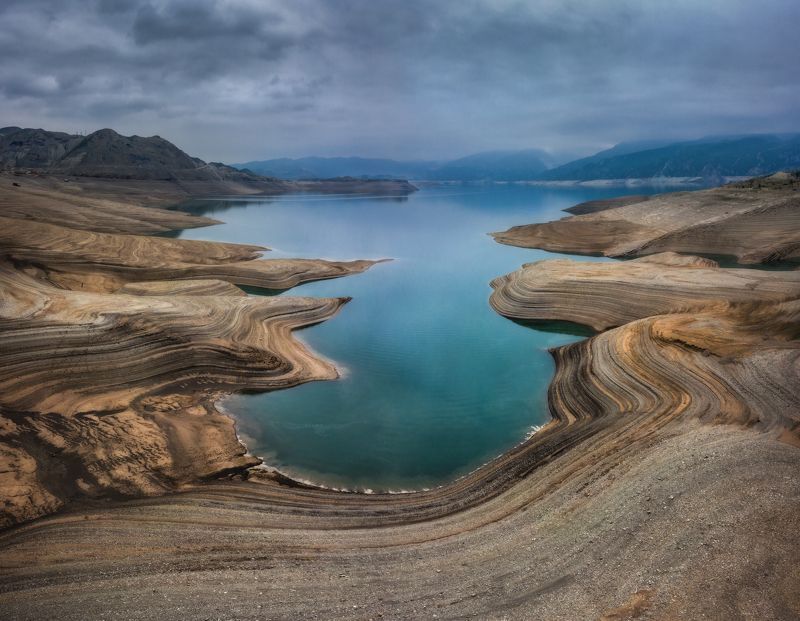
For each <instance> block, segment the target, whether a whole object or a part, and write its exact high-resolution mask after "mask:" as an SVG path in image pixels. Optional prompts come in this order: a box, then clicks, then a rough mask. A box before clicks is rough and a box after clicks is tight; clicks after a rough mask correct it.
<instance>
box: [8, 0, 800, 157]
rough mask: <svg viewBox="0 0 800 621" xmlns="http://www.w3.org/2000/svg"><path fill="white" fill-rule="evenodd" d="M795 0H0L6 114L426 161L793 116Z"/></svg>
mask: <svg viewBox="0 0 800 621" xmlns="http://www.w3.org/2000/svg"><path fill="white" fill-rule="evenodd" d="M798 23H800V3H798V2H796V1H795V0H762V1H760V2H753V1H751V0H706V1H704V2H696V1H694V0H693V1H688V0H673V1H672V2H656V1H653V2H649V1H645V2H643V1H641V0H615V1H611V0H608V1H601V0H596V1H591V0H583V1H577V0H566V1H563V0H562V1H557V0H535V1H527V2H525V1H511V0H460V1H457V2H456V1H453V2H442V1H441V0H404V1H402V2H401V1H398V2H392V3H389V2H374V0H337V1H336V2H330V1H329V0H291V1H288V0H286V1H283V2H278V1H272V2H267V1H262V0H161V1H152V2H138V3H135V2H126V1H124V0H95V1H92V0H88V1H86V0H85V1H78V0H75V1H71V0H24V1H16V0H5V2H4V3H3V5H2V8H0V24H2V28H0V54H2V57H3V58H4V62H3V63H2V64H0V123H2V124H4V125H8V124H14V125H23V126H41V127H46V128H51V129H61V130H64V131H80V130H85V131H92V130H94V129H98V128H100V127H106V126H110V127H114V128H115V129H118V130H119V131H122V132H124V133H137V134H140V135H151V134H160V135H162V136H164V137H166V138H168V139H170V140H172V141H174V142H176V143H177V144H178V145H179V146H181V147H182V148H184V149H185V150H186V151H188V152H189V153H191V154H193V155H198V156H200V157H204V158H206V159H214V160H226V161H237V160H246V159H255V158H262V157H277V156H282V155H287V156H298V155H310V154H319V155H334V154H339V155H356V154H357V155H381V156H390V157H399V158H405V157H410V158H414V157H418V158H425V159H430V158H439V157H452V156H458V155H462V154H466V153H469V152H472V151H478V150H483V149H494V148H526V147H541V148H546V149H550V150H553V151H561V152H575V153H581V152H585V151H591V150H593V149H596V148H601V147H603V146H607V145H609V144H612V143H614V142H617V141H620V140H633V139H640V138H651V137H659V138H661V137H676V138H683V137H693V136H698V137H699V136H701V135H706V134H713V133H744V132H756V131H800V124H798V122H797V121H798V118H800V115H798V112H800V80H799V79H798V77H797V75H798V74H797V67H796V62H797V58H800V37H798V36H797V33H796V25H797V24H798Z"/></svg>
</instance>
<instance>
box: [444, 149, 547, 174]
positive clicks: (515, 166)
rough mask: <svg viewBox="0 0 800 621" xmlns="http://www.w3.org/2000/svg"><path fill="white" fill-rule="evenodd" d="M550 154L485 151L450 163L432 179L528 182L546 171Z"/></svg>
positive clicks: (533, 151)
mask: <svg viewBox="0 0 800 621" xmlns="http://www.w3.org/2000/svg"><path fill="white" fill-rule="evenodd" d="M549 161H550V156H549V155H548V154H547V153H545V152H544V151H540V150H538V149H528V150H525V151H486V152H484V153H476V154H474V155H469V156H467V157H462V158H460V159H457V160H453V161H451V162H447V163H445V164H443V165H441V166H439V167H437V168H436V169H434V170H433V171H431V173H430V176H429V177H428V178H429V179H438V180H442V181H444V180H447V181H526V180H531V179H536V178H537V177H538V176H539V175H540V174H542V173H543V172H544V171H546V170H547V169H548V168H549V166H548V162H549Z"/></svg>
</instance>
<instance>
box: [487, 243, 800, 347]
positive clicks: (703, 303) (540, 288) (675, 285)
mask: <svg viewBox="0 0 800 621" xmlns="http://www.w3.org/2000/svg"><path fill="white" fill-rule="evenodd" d="M491 284H492V288H493V289H494V291H493V293H492V295H491V297H490V300H489V301H490V304H491V305H492V308H494V309H495V310H496V311H497V312H498V313H500V314H501V315H504V316H506V317H509V318H512V319H519V320H530V321H548V320H560V321H570V322H573V323H578V324H583V325H586V326H589V327H591V328H593V329H594V330H597V331H602V330H606V329H608V328H612V327H615V326H620V325H623V324H625V323H628V322H630V321H634V320H636V319H642V318H644V317H649V316H652V315H661V314H666V313H678V312H683V311H690V310H693V309H702V308H704V307H707V306H710V305H714V304H722V305H725V304H736V303H743V302H768V301H773V302H780V301H782V300H786V299H789V298H791V297H793V296H795V297H796V296H798V295H800V272H798V271H774V272H765V271H762V270H754V269H739V268H728V269H725V268H720V267H719V265H718V264H717V263H716V262H715V261H712V260H711V259H705V258H701V257H694V256H687V255H679V254H676V253H674V252H666V253H659V254H655V255H650V256H647V257H643V258H641V259H635V260H631V261H626V262H625V263H605V262H604V263H595V262H585V261H571V260H568V259H555V260H548V261H538V262H536V263H528V264H526V265H523V266H522V267H521V268H520V269H518V270H517V271H516V272H512V273H511V274H508V275H506V276H501V277H499V278H496V279H495V280H494V281H492V283H491Z"/></svg>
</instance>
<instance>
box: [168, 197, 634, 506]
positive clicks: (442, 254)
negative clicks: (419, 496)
mask: <svg viewBox="0 0 800 621" xmlns="http://www.w3.org/2000/svg"><path fill="white" fill-rule="evenodd" d="M644 191H646V190H644ZM642 192H643V189H642V188H635V189H632V190H630V193H637V194H640V193H642ZM623 193H625V190H624V189H620V188H614V189H607V188H606V189H598V188H557V189H554V188H541V187H525V186H503V185H499V186H479V187H463V186H453V187H440V188H428V189H423V190H421V191H419V192H417V193H415V194H412V195H411V196H409V197H408V198H407V199H397V198H385V197H383V198H382V197H371V196H368V197H365V196H343V195H327V196H325V195H323V196H320V195H289V196H284V197H277V198H275V197H270V198H247V199H242V198H236V199H230V200H218V199H217V200H203V201H195V202H193V203H191V204H187V205H184V206H182V208H183V209H189V210H191V211H193V212H195V213H203V214H205V215H209V216H211V217H215V218H217V219H220V220H224V221H225V224H222V225H218V226H214V227H209V228H204V229H193V230H188V231H183V232H181V234H180V236H181V237H184V238H192V239H212V240H223V241H234V242H246V243H255V244H261V245H264V246H269V247H270V248H272V249H273V252H270V253H267V257H269V256H274V257H280V256H285V257H320V258H329V259H353V258H371V259H376V258H384V257H391V258H393V259H394V260H393V261H391V262H388V263H382V264H379V265H376V266H374V267H373V268H372V269H370V270H369V271H368V272H366V273H364V274H359V275H356V276H350V277H347V278H341V279H336V280H328V281H323V282H317V283H308V284H305V285H302V286H300V287H296V288H295V289H292V290H291V291H289V292H286V293H282V294H281V295H310V296H351V297H352V298H353V300H352V302H350V303H349V304H347V305H346V306H345V307H344V308H343V309H342V311H341V313H340V314H339V315H337V316H336V317H335V318H333V319H331V320H329V321H327V322H325V323H323V324H320V325H318V326H314V327H311V328H308V329H306V330H303V331H301V332H298V333H296V334H297V335H298V336H299V337H300V338H301V339H302V340H303V341H304V342H306V343H307V344H308V345H309V346H310V347H312V348H313V349H314V350H315V351H316V352H318V353H319V354H321V355H322V356H325V357H327V358H329V359H331V360H333V361H335V363H336V365H337V367H338V368H339V369H340V371H341V372H342V374H343V377H342V378H341V379H339V380H337V381H331V382H314V383H310V384H306V385H303V386H298V387H296V388H292V389H290V390H285V391H278V392H272V393H266V394H259V395H238V396H235V397H231V398H230V400H228V401H227V402H226V403H225V407H226V408H227V409H228V410H229V411H230V412H231V413H232V414H233V415H234V416H235V417H236V419H237V421H238V426H239V431H240V435H241V436H242V438H243V440H244V441H245V443H246V444H247V446H248V448H249V450H250V452H251V453H253V454H255V455H258V456H260V457H262V458H264V460H265V461H266V463H267V464H269V465H271V466H275V467H277V468H279V469H280V470H281V471H283V472H285V473H286V474H288V475H290V476H293V477H296V478H299V479H304V480H309V481H313V482H315V483H318V484H323V485H327V486H330V487H336V488H346V489H371V490H376V491H377V490H410V489H421V488H427V487H432V486H435V485H439V484H442V483H445V482H447V481H450V480H452V479H454V478H456V477H458V476H460V475H463V474H466V473H467V472H469V471H471V470H473V469H475V468H476V467H478V466H480V465H481V464H483V463H485V462H486V461H487V460H489V459H491V458H492V457H495V456H496V455H498V454H500V453H502V452H503V451H505V450H507V449H509V448H510V447H512V446H514V445H515V444H517V443H519V442H521V441H522V440H524V438H525V437H526V435H527V434H528V433H529V432H530V431H531V429H532V428H533V427H535V426H537V425H542V424H544V423H546V422H547V421H548V419H549V414H548V410H547V402H546V391H547V385H548V383H549V382H550V379H551V377H552V374H553V363H552V360H551V358H550V355H549V354H548V352H547V349H548V348H549V347H555V346H558V345H563V344H565V343H569V342H572V341H574V340H577V339H579V338H582V337H581V336H579V335H580V334H581V331H580V330H575V331H573V333H571V334H570V333H565V332H564V331H563V326H561V327H559V328H557V327H555V326H551V327H550V329H549V330H542V329H534V328H531V327H528V326H523V325H520V324H517V323H515V322H513V321H509V320H507V319H504V318H503V317H500V316H499V315H497V314H496V313H494V311H492V310H491V308H490V307H489V304H488V298H489V294H490V292H491V289H490V287H489V282H490V281H491V280H492V278H494V277H496V276H499V275H502V274H505V273H507V272H510V271H513V270H514V269H516V268H518V267H519V266H520V265H521V264H523V263H526V262H530V261H537V260H540V259H546V258H552V257H554V256H556V255H553V254H550V253H546V252H542V251H536V250H527V249H521V248H513V247H510V246H503V245H501V244H498V243H496V242H494V241H493V240H492V238H490V237H489V236H488V235H487V233H488V232H490V231H499V230H504V229H506V228H508V227H510V226H513V225H516V224H523V223H528V222H538V221H546V220H551V219H555V218H560V217H563V216H564V215H566V214H564V213H562V212H561V209H563V208H565V207H569V206H570V205H573V204H575V203H579V202H581V201H585V200H592V199H598V198H607V197H610V196H618V195H620V194H623ZM559 256H563V255H559ZM581 260H601V259H594V258H587V257H582V258H581ZM559 330H561V331H559ZM584 334H585V332H584Z"/></svg>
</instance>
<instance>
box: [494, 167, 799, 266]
mask: <svg viewBox="0 0 800 621" xmlns="http://www.w3.org/2000/svg"><path fill="white" fill-rule="evenodd" d="M799 188H800V174H798V173H777V174H775V175H772V176H771V177H767V178H761V179H755V180H751V181H747V182H742V183H735V184H731V185H727V186H723V187H721V188H713V189H710V190H703V191H699V192H676V193H670V194H662V195H659V196H654V197H651V198H650V199H649V200H646V201H641V202H637V203H633V204H627V205H626V204H622V206H618V207H613V208H610V209H603V210H601V211H597V212H594V213H587V214H585V215H577V216H571V217H567V218H563V219H561V220H555V221H553V222H545V223H541V224H526V225H521V226H515V227H512V228H510V229H508V230H507V231H503V232H500V233H493V234H492V235H493V236H494V238H495V239H496V240H497V241H499V242H501V243H504V244H509V245H512V246H523V247H526V248H541V249H543V250H552V251H555V252H570V253H577V254H602V255H606V256H612V257H633V256H643V255H648V254H655V253H658V252H664V251H673V252H686V253H695V254H700V253H702V254H713V255H727V256H732V257H736V258H737V259H738V261H739V262H740V263H772V262H776V261H785V260H796V259H800V193H798V189H799ZM612 204H614V203H612Z"/></svg>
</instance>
